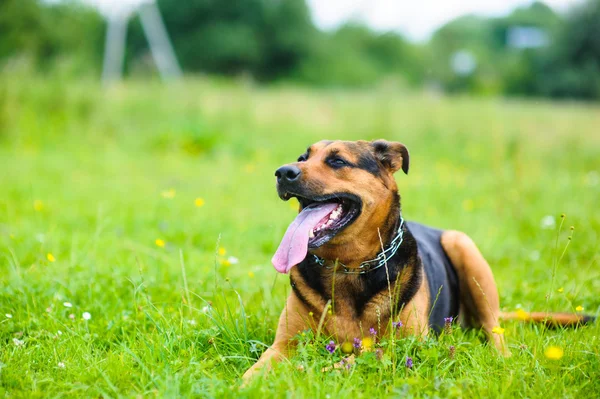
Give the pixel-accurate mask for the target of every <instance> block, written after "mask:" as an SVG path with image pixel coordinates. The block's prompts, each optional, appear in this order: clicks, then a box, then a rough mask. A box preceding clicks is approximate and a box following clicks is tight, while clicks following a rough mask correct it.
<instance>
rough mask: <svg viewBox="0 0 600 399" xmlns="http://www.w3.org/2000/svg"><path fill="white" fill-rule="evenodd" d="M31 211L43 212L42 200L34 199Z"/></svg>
mask: <svg viewBox="0 0 600 399" xmlns="http://www.w3.org/2000/svg"><path fill="white" fill-rule="evenodd" d="M33 209H34V210H35V211H36V212H41V211H43V210H44V202H43V201H42V200H39V199H36V200H35V201H33Z"/></svg>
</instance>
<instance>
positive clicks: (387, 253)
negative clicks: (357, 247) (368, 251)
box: [313, 215, 404, 274]
mask: <svg viewBox="0 0 600 399" xmlns="http://www.w3.org/2000/svg"><path fill="white" fill-rule="evenodd" d="M403 227H404V218H403V217H402V215H400V225H399V226H398V231H397V232H396V236H395V237H394V238H393V239H392V241H391V242H390V245H388V247H387V248H386V249H384V250H383V251H381V252H380V253H379V254H377V256H376V257H375V258H374V259H371V260H367V261H364V262H362V263H361V264H360V266H358V267H356V268H352V267H348V266H346V265H344V264H343V263H341V262H338V261H335V262H334V264H333V265H326V263H327V261H326V260H325V259H323V258H320V257H318V256H317V255H313V257H314V259H315V262H317V264H318V265H320V266H321V267H323V268H325V269H335V268H336V267H337V266H340V267H342V269H343V273H344V274H365V273H368V272H370V271H373V270H375V269H379V268H380V267H382V266H385V265H387V263H388V261H389V260H390V259H391V258H392V257H393V256H394V255H395V254H396V252H397V251H398V248H400V245H402V241H403V240H404V230H403V229H402V228H403Z"/></svg>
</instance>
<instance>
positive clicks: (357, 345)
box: [352, 338, 362, 349]
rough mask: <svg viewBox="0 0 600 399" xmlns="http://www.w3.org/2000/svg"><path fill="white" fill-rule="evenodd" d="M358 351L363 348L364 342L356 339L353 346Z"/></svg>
mask: <svg viewBox="0 0 600 399" xmlns="http://www.w3.org/2000/svg"><path fill="white" fill-rule="evenodd" d="M352 346H353V347H355V348H356V349H360V348H361V347H362V342H361V340H360V338H354V343H353V344H352Z"/></svg>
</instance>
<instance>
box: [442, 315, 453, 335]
mask: <svg viewBox="0 0 600 399" xmlns="http://www.w3.org/2000/svg"><path fill="white" fill-rule="evenodd" d="M452 320H454V318H452V317H444V332H445V333H446V334H452Z"/></svg>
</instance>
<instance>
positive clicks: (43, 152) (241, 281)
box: [0, 76, 600, 399]
mask: <svg viewBox="0 0 600 399" xmlns="http://www.w3.org/2000/svg"><path fill="white" fill-rule="evenodd" d="M382 137H383V138H386V139H389V140H398V141H402V142H403V143H405V144H406V145H407V147H408V148H409V150H410V151H411V172H410V174H409V175H408V176H404V175H398V176H397V180H398V183H399V187H400V191H401V194H402V198H403V209H404V215H405V217H406V218H408V219H410V220H418V221H421V222H424V223H427V224H430V225H433V226H437V227H441V228H454V229H460V230H463V231H465V232H467V233H468V234H470V235H471V236H472V237H473V238H474V239H475V241H476V242H477V243H478V245H479V246H480V248H481V250H482V252H483V253H484V254H485V256H486V257H487V259H488V260H489V262H490V264H491V265H492V267H493V269H494V273H495V276H496V281H497V283H498V286H499V289H500V297H501V304H502V306H503V309H504V310H509V311H514V310H516V309H519V308H522V309H524V310H526V311H529V310H540V311H542V310H554V311H570V312H576V309H577V308H578V307H579V306H581V307H583V308H584V309H585V310H584V312H585V313H589V314H597V313H598V311H599V310H600V295H599V294H600V252H599V248H600V212H598V209H599V204H600V107H599V106H597V105H585V104H576V103H550V102H533V101H517V100H501V99H485V98H466V97H465V98H462V97H459V98H443V97H442V98H439V97H434V96H428V95H424V94H423V95H422V94H411V93H393V92H388V91H386V90H379V91H370V92H342V91H326V92H314V91H310V90H308V89H298V88H291V87H281V88H279V87H272V88H268V89H267V88H257V87H253V86H247V85H234V84H233V83H227V82H215V81H205V80H189V81H186V82H184V83H181V84H176V85H173V86H169V87H165V86H162V85H160V84H158V83H141V82H130V83H127V84H126V85H123V86H120V87H114V88H112V89H110V90H107V91H104V90H101V88H100V87H97V86H95V85H94V84H91V83H86V82H71V81H62V80H54V81H44V80H41V79H39V78H35V77H31V76H10V77H9V76H2V77H1V79H0V176H1V177H0V182H1V188H2V190H1V192H0V396H2V397H11V398H18V397H27V398H31V397H95V398H97V397H105V398H108V397H121V396H122V397H181V396H188V395H189V396H194V397H238V396H247V397H259V396H260V397H263V398H266V397H283V396H286V397H297V398H301V397H307V398H336V397H357V398H362V397H364V398H369V399H371V398H375V397H394V396H396V397H465V398H472V397H484V398H492V397H528V398H532V397H548V398H556V397H560V398H586V397H590V398H591V397H597V396H598V394H599V393H600V378H599V377H600V326H599V324H595V325H591V326H586V327H580V328H577V329H568V330H561V329H558V330H548V329H545V328H542V327H541V326H532V325H528V324H520V323H507V324H505V325H503V326H502V327H504V328H505V332H504V334H505V335H506V339H507V341H508V344H509V347H510V349H511V351H512V353H513V356H512V357H510V358H507V359H504V358H499V357H497V356H496V355H495V354H494V352H493V351H492V350H491V348H489V347H488V346H487V345H486V344H485V343H483V342H482V339H481V334H479V333H478V332H474V331H462V330H460V329H458V328H455V329H454V331H452V333H451V334H447V335H443V336H441V337H439V338H430V339H427V340H425V341H416V340H412V339H406V340H401V341H397V342H395V343H394V345H391V343H390V342H386V341H384V342H382V343H381V345H382V348H383V350H384V353H385V355H384V358H383V360H382V361H379V360H377V359H376V358H375V356H374V355H373V354H372V353H367V354H364V355H362V356H361V357H360V358H359V361H358V362H357V364H356V365H355V366H354V367H353V368H352V369H351V370H349V371H347V372H336V371H326V372H323V371H322V368H323V367H325V366H327V365H330V364H331V363H332V362H333V361H334V360H339V355H338V354H337V353H336V354H334V355H333V356H332V355H330V354H329V353H328V352H327V351H326V350H325V343H326V342H328V340H327V337H320V338H319V339H315V338H313V337H312V335H311V334H310V333H307V334H306V335H305V336H303V337H301V341H302V344H301V345H300V347H299V350H298V351H297V354H296V355H295V356H294V357H293V358H292V359H290V361H289V362H285V363H282V364H281V365H280V366H278V367H277V368H276V371H275V372H274V373H273V374H272V375H270V376H269V378H259V379H257V380H255V381H253V382H252V383H251V384H250V385H248V386H247V387H243V388H242V387H240V385H241V379H240V376H241V375H242V374H243V372H244V371H245V370H246V369H247V368H248V367H249V366H250V365H251V364H252V363H253V362H254V361H255V359H256V358H257V357H258V356H259V355H260V353H261V352H262V351H263V350H264V349H265V346H266V345H268V344H270V343H271V342H272V339H273V336H274V328H275V326H276V323H277V318H278V315H279V312H280V311H281V309H282V307H283V304H284V298H285V297H286V294H287V293H288V292H289V289H290V288H289V283H288V279H287V277H286V276H283V275H277V273H276V272H275V270H274V269H273V267H272V266H271V264H270V258H271V256H272V254H273V252H274V251H275V249H276V247H277V245H278V244H279V240H280V239H281V237H282V235H283V232H284V231H285V229H286V227H287V225H288V223H289V222H290V221H291V220H292V219H293V217H294V213H295V210H294V209H293V208H294V206H293V204H291V205H290V204H289V203H285V202H281V201H280V200H279V199H278V197H277V195H276V192H275V187H274V177H273V172H274V170H275V169H276V168H277V167H278V166H279V165H281V164H283V163H286V162H290V161H292V160H295V159H296V158H297V156H298V155H299V154H301V153H302V152H303V150H304V148H305V147H306V146H307V145H308V144H310V143H312V142H314V141H317V140H320V139H323V138H333V139H342V138H343V139H359V138H362V139H375V138H382ZM561 214H565V215H566V217H565V218H564V219H563V218H561ZM561 226H562V227H561ZM570 226H574V231H572V230H571V229H570ZM570 236H572V239H569V237H570ZM450 346H454V347H455V353H454V354H453V355H451V354H450V350H449V347H450ZM551 347H558V348H560V350H562V352H563V355H562V357H560V356H554V357H560V359H552V358H551V357H552V356H550V358H549V357H547V356H545V352H546V351H547V349H548V348H551ZM558 352H560V351H558ZM559 354H560V353H559ZM550 355H552V354H550ZM407 356H410V357H412V359H413V361H414V366H413V367H412V369H408V368H406V366H405V359H406V357H407ZM299 365H302V366H303V367H304V370H303V371H300V370H299V369H298V366H299Z"/></svg>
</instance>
